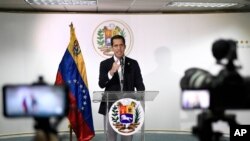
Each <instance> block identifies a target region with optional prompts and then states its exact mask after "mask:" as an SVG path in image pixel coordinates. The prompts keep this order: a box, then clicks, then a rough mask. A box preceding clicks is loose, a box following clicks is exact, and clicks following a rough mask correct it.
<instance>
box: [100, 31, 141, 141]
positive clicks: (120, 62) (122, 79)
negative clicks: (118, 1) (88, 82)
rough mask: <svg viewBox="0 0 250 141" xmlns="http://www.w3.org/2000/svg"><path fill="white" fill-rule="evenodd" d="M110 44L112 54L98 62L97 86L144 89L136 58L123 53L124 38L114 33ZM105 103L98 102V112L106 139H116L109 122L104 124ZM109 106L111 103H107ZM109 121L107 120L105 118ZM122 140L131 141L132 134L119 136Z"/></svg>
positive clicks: (105, 115)
mask: <svg viewBox="0 0 250 141" xmlns="http://www.w3.org/2000/svg"><path fill="white" fill-rule="evenodd" d="M111 46H112V49H113V52H114V56H113V57H111V58H108V59H106V60H104V61H102V62H101V63H100V74H99V86H100V87H101V88H105V91H135V89H136V90H137V91H144V90H145V86H144V83H143V79H142V75H141V70H140V67H139V64H138V63H137V61H136V60H133V59H131V58H129V57H126V56H125V55H124V52H125V49H126V45H125V39H124V37H123V36H121V35H115V36H113V37H112V38H111ZM106 105H107V104H106V103H105V102H102V103H101V104H100V108H99V113H100V114H102V115H104V129H105V130H106V129H107V130H108V131H105V133H106V134H107V136H108V139H109V140H108V141H116V138H117V133H116V132H115V131H114V130H113V129H112V127H111V126H110V124H109V123H108V124H107V125H106V124H105V121H106V119H108V113H106ZM108 106H109V108H110V107H111V106H112V103H109V104H108ZM107 121H109V120H107ZM121 140H122V141H131V140H132V136H121Z"/></svg>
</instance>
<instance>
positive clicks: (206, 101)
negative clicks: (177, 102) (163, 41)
mask: <svg viewBox="0 0 250 141" xmlns="http://www.w3.org/2000/svg"><path fill="white" fill-rule="evenodd" d="M181 105H182V108H183V109H206V108H209V105H210V96H209V91H208V90H183V91H182V99H181Z"/></svg>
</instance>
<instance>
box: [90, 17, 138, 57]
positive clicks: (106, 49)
mask: <svg viewBox="0 0 250 141" xmlns="http://www.w3.org/2000/svg"><path fill="white" fill-rule="evenodd" d="M114 35H122V36H123V37H124V38H125V40H126V50H125V55H128V53H129V52H130V50H131V48H132V46H133V33H132V31H131V29H130V28H129V26H128V25H127V24H126V23H125V22H122V21H118V20H107V21H104V22H102V23H101V24H100V25H98V26H97V28H96V29H95V31H94V33H93V37H92V41H93V47H94V48H95V50H96V52H97V53H98V54H99V55H101V56H102V57H105V58H109V57H110V56H112V55H113V51H112V47H111V37H113V36H114Z"/></svg>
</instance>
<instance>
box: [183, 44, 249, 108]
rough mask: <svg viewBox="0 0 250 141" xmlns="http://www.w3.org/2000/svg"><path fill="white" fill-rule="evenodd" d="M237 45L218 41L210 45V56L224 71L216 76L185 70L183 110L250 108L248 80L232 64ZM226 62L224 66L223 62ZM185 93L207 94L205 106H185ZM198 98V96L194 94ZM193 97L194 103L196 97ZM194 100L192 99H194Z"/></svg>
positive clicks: (197, 69) (197, 70)
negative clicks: (211, 54) (204, 92)
mask: <svg viewBox="0 0 250 141" xmlns="http://www.w3.org/2000/svg"><path fill="white" fill-rule="evenodd" d="M236 49H237V47H236V42H235V41H233V40H217V41H215V42H214V44H213V46H212V52H213V56H214V57H215V59H216V60H217V64H220V65H223V69H222V70H221V71H220V72H219V74H218V75H217V76H213V75H212V74H211V73H209V72H208V71H206V70H203V69H199V68H190V69H188V70H186V71H185V75H184V76H183V78H182V79H181V82H180V85H181V89H182V96H181V97H182V103H181V105H182V107H183V109H201V108H203V109H211V110H212V111H223V110H227V109H250V89H249V87H250V77H242V76H241V75H240V74H239V73H238V71H237V70H238V69H239V68H240V67H239V66H236V65H234V60H236V59H237V53H236ZM222 60H224V61H225V60H226V62H227V63H224V64H223V63H222ZM186 91H193V92H195V91H196V92H200V91H206V92H207V93H208V95H209V96H207V98H208V99H207V101H206V102H208V103H209V104H208V105H206V107H201V106H200V107H199V106H196V107H192V106H190V107H188V106H186V107H185V105H184V103H183V102H184V101H183V99H184V96H185V95H186ZM196 95H198V96H200V97H202V96H201V95H199V94H198V93H197V94H196ZM198 96H196V101H197V97H198ZM193 101H195V100H193ZM200 102H201V101H200Z"/></svg>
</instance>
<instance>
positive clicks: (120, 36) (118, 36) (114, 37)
mask: <svg viewBox="0 0 250 141" xmlns="http://www.w3.org/2000/svg"><path fill="white" fill-rule="evenodd" d="M114 39H122V42H123V44H124V45H125V39H124V37H123V36H122V35H115V36H113V37H112V38H111V46H113V40H114Z"/></svg>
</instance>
